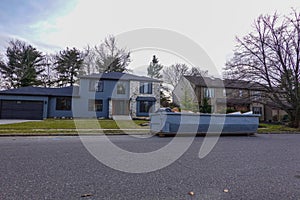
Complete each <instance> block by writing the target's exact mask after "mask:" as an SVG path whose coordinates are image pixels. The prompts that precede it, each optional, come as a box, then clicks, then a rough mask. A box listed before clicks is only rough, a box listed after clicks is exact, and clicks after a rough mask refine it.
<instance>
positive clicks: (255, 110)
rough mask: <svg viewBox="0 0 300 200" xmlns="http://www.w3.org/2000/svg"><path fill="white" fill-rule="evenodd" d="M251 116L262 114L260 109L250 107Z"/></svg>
mask: <svg viewBox="0 0 300 200" xmlns="http://www.w3.org/2000/svg"><path fill="white" fill-rule="evenodd" d="M252 112H253V114H259V115H261V114H262V108H261V107H252Z"/></svg>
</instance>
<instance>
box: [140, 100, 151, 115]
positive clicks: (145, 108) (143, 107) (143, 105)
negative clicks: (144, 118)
mask: <svg viewBox="0 0 300 200" xmlns="http://www.w3.org/2000/svg"><path fill="white" fill-rule="evenodd" d="M153 105H154V101H140V106H139V110H140V112H141V113H151V112H153V109H154V108H153V107H154V106H153Z"/></svg>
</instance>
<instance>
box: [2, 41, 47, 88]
mask: <svg viewBox="0 0 300 200" xmlns="http://www.w3.org/2000/svg"><path fill="white" fill-rule="evenodd" d="M6 57H7V60H8V61H7V63H5V62H3V61H2V62H1V64H0V71H1V74H2V76H3V79H4V81H6V83H7V85H8V88H18V87H25V86H30V85H40V81H39V80H38V78H37V77H38V76H39V75H40V74H41V73H42V72H43V69H42V65H43V59H44V57H43V55H42V52H40V51H38V50H36V49H35V48H34V47H32V46H31V45H28V44H26V43H25V42H23V41H20V40H10V41H9V46H8V47H7V49H6Z"/></svg>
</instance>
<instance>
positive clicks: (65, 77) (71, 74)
mask: <svg viewBox="0 0 300 200" xmlns="http://www.w3.org/2000/svg"><path fill="white" fill-rule="evenodd" d="M55 60H56V62H55V64H56V67H55V70H56V71H57V72H58V76H59V78H58V80H57V82H58V85H59V86H67V85H71V86H72V85H73V84H74V83H75V81H76V77H77V76H78V74H79V72H80V69H81V68H82V66H83V60H84V55H83V53H82V52H81V51H79V50H77V49H76V48H73V49H69V48H67V49H66V50H63V51H60V52H59V53H58V54H57V55H56V56H55Z"/></svg>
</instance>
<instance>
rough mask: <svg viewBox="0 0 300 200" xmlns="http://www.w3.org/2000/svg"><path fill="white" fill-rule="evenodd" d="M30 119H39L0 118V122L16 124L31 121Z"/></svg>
mask: <svg viewBox="0 0 300 200" xmlns="http://www.w3.org/2000/svg"><path fill="white" fill-rule="evenodd" d="M31 121H39V120H26V119H0V125H1V124H16V123H22V122H31Z"/></svg>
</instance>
